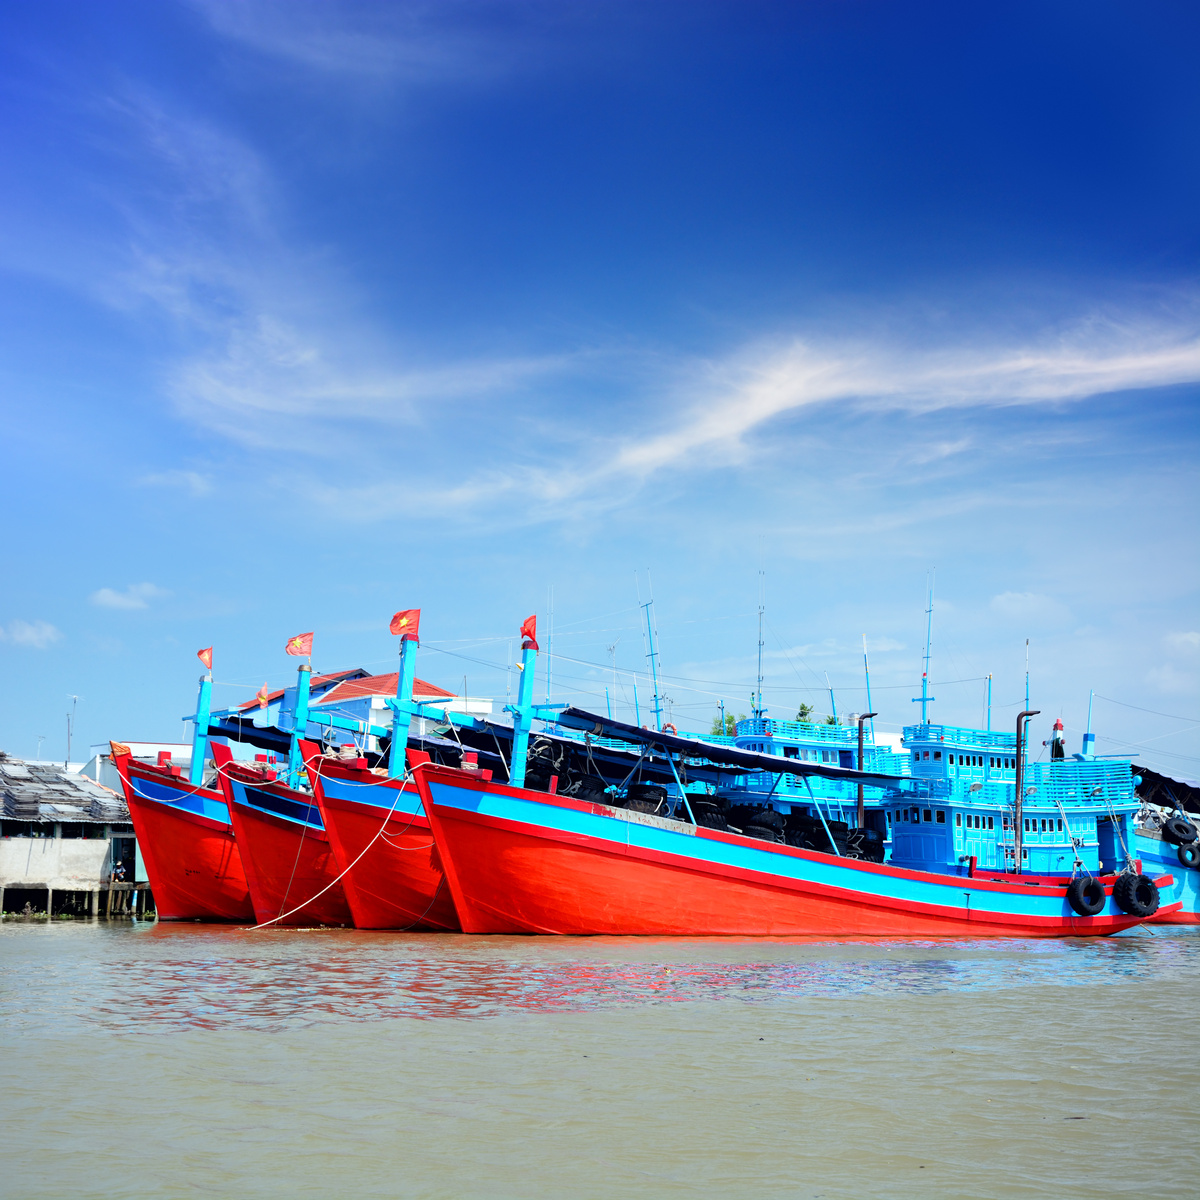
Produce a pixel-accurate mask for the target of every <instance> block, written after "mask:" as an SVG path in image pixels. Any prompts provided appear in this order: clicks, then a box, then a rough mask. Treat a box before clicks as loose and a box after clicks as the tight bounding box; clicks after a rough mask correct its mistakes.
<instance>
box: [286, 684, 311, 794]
mask: <svg viewBox="0 0 1200 1200" xmlns="http://www.w3.org/2000/svg"><path fill="white" fill-rule="evenodd" d="M311 685H312V667H310V666H309V665H308V663H301V664H300V669H299V671H298V672H297V678H296V706H295V708H294V709H292V744H291V745H290V746H289V747H288V787H293V788H294V787H298V786H299V784H300V769H301V767H303V766H304V759H303V756H302V755H301V753H300V739H301V738H302V737H306V736H307V735H308V697H309V692H310V690H311Z"/></svg>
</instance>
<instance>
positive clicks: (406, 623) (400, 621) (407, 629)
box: [388, 608, 421, 642]
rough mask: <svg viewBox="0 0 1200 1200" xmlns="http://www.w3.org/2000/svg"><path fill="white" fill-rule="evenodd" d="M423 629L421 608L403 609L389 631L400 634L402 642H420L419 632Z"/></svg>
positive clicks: (396, 616) (394, 618)
mask: <svg viewBox="0 0 1200 1200" xmlns="http://www.w3.org/2000/svg"><path fill="white" fill-rule="evenodd" d="M420 627H421V610H420V609H419V608H402V609H401V610H400V611H399V612H398V613H397V614H396V615H395V616H394V617H393V618H392V623H391V624H390V625H389V626H388V629H389V630H390V631H391V632H392V633H398V634H399V635H400V640H401V641H402V642H408V641H413V642H419V641H420V640H421V637H420V634H419V633H418V630H419V629H420Z"/></svg>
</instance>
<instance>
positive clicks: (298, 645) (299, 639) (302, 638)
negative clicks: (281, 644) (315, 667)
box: [285, 633, 313, 657]
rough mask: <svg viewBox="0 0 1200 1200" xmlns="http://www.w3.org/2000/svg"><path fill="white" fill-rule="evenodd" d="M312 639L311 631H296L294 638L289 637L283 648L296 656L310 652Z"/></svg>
mask: <svg viewBox="0 0 1200 1200" xmlns="http://www.w3.org/2000/svg"><path fill="white" fill-rule="evenodd" d="M312 640H313V635H312V634H311V633H298V634H296V636H295V637H294V638H290V639H289V640H288V644H287V646H286V647H285V649H286V650H287V652H288V653H289V654H294V655H296V656H297V657H299V656H302V655H305V654H311V653H312Z"/></svg>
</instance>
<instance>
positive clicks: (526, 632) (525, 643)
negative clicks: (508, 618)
mask: <svg viewBox="0 0 1200 1200" xmlns="http://www.w3.org/2000/svg"><path fill="white" fill-rule="evenodd" d="M521 639H522V640H521V649H522V650H536V649H537V648H538V644H537V614H536V613H535V614H534V615H533V616H532V617H526V618H525V620H524V621H523V622H522V623H521Z"/></svg>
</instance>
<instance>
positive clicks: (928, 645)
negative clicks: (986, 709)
mask: <svg viewBox="0 0 1200 1200" xmlns="http://www.w3.org/2000/svg"><path fill="white" fill-rule="evenodd" d="M925 616H926V618H927V621H926V624H925V670H924V671H922V672H921V694H920V695H919V696H914V697H913V701H912V702H913V703H914V704H919V705H920V706H921V724H922V725H928V724H929V702H930V701H931V700H936V699H937V697H936V696H931V695H930V694H929V654H930V651H931V650H932V648H933V580H932V579H931V580H930V582H929V607H928V608H927V609H926V610H925ZM1025 707H1026V708H1028V707H1029V705H1028V704H1026V705H1025Z"/></svg>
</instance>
